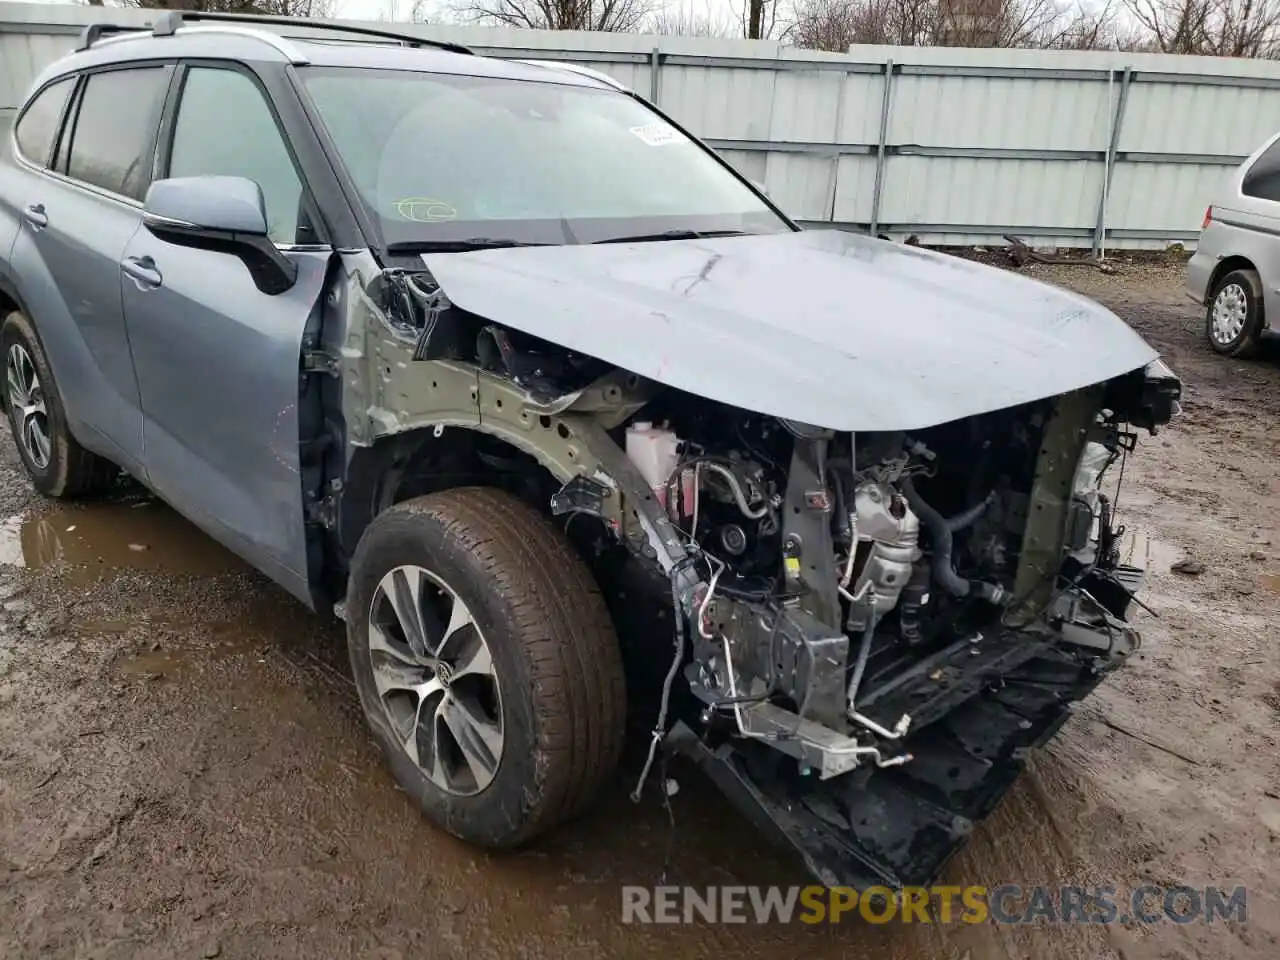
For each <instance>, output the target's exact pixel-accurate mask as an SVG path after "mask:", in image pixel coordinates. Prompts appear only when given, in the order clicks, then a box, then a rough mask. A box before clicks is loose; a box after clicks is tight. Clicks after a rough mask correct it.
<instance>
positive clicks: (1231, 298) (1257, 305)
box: [1204, 270, 1264, 358]
mask: <svg viewBox="0 0 1280 960" xmlns="http://www.w3.org/2000/svg"><path fill="white" fill-rule="evenodd" d="M1263 318H1264V313H1263V302H1262V280H1261V279H1260V278H1259V277H1258V274H1257V273H1256V272H1255V271H1253V270H1232V271H1231V272H1230V273H1228V274H1227V275H1226V276H1225V277H1223V278H1222V279H1221V280H1219V281H1218V284H1217V286H1215V287H1214V288H1213V295H1212V296H1211V297H1210V298H1209V307H1208V309H1207V311H1206V312H1205V320H1204V333H1205V339H1206V340H1208V341H1209V346H1211V347H1212V348H1213V349H1214V350H1216V351H1217V352H1218V353H1220V354H1222V355H1223V356H1226V357H1240V358H1245V357H1251V356H1253V355H1254V354H1256V353H1257V352H1258V341H1259V339H1260V338H1261V336H1262V328H1263Z"/></svg>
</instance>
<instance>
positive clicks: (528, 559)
mask: <svg viewBox="0 0 1280 960" xmlns="http://www.w3.org/2000/svg"><path fill="white" fill-rule="evenodd" d="M347 640H348V648H349V653H350V656H351V668H352V672H353V674H354V676H355V681H356V688H357V690H358V691H359V694H360V701H361V704H362V706H363V707H364V712H365V717H366V719H367V720H368V722H369V726H370V728H371V729H372V731H373V735H374V737H375V739H376V740H377V741H378V743H379V745H380V746H381V747H382V749H383V751H384V752H385V754H386V755H387V758H388V760H389V762H390V765H391V770H392V773H393V775H394V776H395V778H396V780H397V781H398V782H399V784H400V786H401V787H403V788H404V790H405V791H406V792H407V793H408V794H409V795H410V796H411V797H413V798H414V800H416V801H417V803H418V804H419V805H420V806H421V807H422V809H423V810H424V811H425V813H426V814H427V816H428V817H429V818H430V819H431V820H433V821H434V822H435V823H436V824H437V825H439V826H441V827H443V828H444V829H445V830H447V831H449V832H450V833H452V834H454V835H455V836H458V837H461V838H462V839H464V840H467V841H470V842H472V843H477V844H481V845H483V846H488V847H510V846H515V845H518V844H520V843H523V842H525V841H528V840H531V839H533V838H534V837H535V836H537V835H539V834H541V833H543V832H545V831H546V830H548V829H550V828H551V827H552V826H554V825H556V824H557V823H560V822H562V821H563V820H565V819H567V818H568V817H570V816H572V815H573V814H574V813H576V812H577V811H578V810H580V809H581V808H582V807H583V806H584V805H585V804H586V803H587V802H588V801H589V800H591V799H592V797H593V796H594V795H595V794H596V792H597V791H598V789H599V787H600V786H601V784H602V782H603V781H604V780H605V779H606V778H607V777H608V776H609V775H610V774H611V773H612V772H613V770H614V768H615V767H616V765H617V761H618V757H619V754H620V753H621V749H622V737H623V731H624V721H625V713H626V694H625V686H624V682H623V672H622V658H621V652H620V650H619V647H618V641H617V637H616V635H615V633H614V629H613V624H612V622H611V621H610V619H609V614H608V611H607V609H606V607H605V604H604V600H603V598H602V597H601V595H600V592H599V589H598V587H597V586H596V584H595V581H594V580H593V578H592V577H591V573H590V571H589V570H588V569H587V568H586V565H585V564H584V563H583V561H582V560H581V558H579V557H578V556H577V555H576V554H574V552H573V551H572V549H571V548H570V546H569V544H568V542H567V541H566V540H565V538H564V537H563V535H562V534H561V533H560V531H559V530H557V529H556V528H555V527H554V526H553V525H552V524H551V523H550V522H549V521H547V520H546V519H544V518H543V517H542V516H541V515H539V514H538V513H537V512H535V511H534V510H532V509H531V508H530V507H528V506H526V505H525V504H524V503H522V502H521V501H520V500H518V499H516V498H515V497H513V496H511V495H510V494H507V493H505V492H503V491H500V490H494V489H489V488H479V487H476V488H465V489H456V490H448V491H444V492H441V493H436V494H431V495H429V496H425V497H419V498H417V499H414V500H409V501H406V502H404V503H401V504H397V505H396V506H394V507H392V508H391V509H389V510H387V511H385V512H384V513H382V514H380V515H379V516H378V517H376V518H375V519H374V521H373V522H372V523H371V524H370V525H369V528H368V529H367V530H366V531H365V533H364V536H363V537H361V539H360V543H359V546H358V547H357V548H356V551H355V556H354V557H353V559H352V566H351V579H350V587H349V591H348V603H347Z"/></svg>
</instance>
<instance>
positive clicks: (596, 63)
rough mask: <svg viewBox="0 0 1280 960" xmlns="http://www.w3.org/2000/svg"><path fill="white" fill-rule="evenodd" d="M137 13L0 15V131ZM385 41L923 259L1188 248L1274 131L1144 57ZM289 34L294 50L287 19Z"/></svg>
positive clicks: (1242, 106)
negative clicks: (979, 248)
mask: <svg viewBox="0 0 1280 960" xmlns="http://www.w3.org/2000/svg"><path fill="white" fill-rule="evenodd" d="M104 19H106V20H110V21H112V22H118V23H129V24H137V25H142V24H145V23H147V22H149V20H148V17H147V15H146V14H145V13H144V12H143V11H137V10H117V9H110V8H108V9H104V8H93V7H73V6H57V5H38V4H22V3H5V2H0V116H2V115H3V114H4V113H5V112H6V110H7V111H8V112H10V113H11V112H12V109H13V108H14V107H16V106H17V105H18V103H19V102H20V101H21V99H22V96H23V94H24V92H25V90H26V88H27V87H28V85H29V84H30V82H31V81H32V79H33V78H34V76H35V74H36V73H37V72H38V71H39V69H40V68H42V67H43V66H45V65H46V64H48V63H49V62H51V61H52V60H54V59H55V58H56V57H58V56H60V55H61V54H63V53H65V52H66V51H68V50H69V49H70V48H71V45H72V39H73V37H74V35H75V34H76V33H78V32H79V30H81V29H82V28H83V27H84V25H85V24H87V23H90V22H94V21H95V20H104ZM399 29H404V30H406V31H408V32H413V33H416V34H419V35H422V36H425V37H433V38H438V39H451V40H458V41H461V42H464V43H467V44H468V45H470V46H472V47H474V48H476V49H477V50H479V51H481V52H486V53H490V54H492V55H495V56H502V57H538V58H542V59H559V60H566V61H572V62H574V63H580V64H584V65H586V66H590V67H594V68H596V69H598V70H602V71H605V72H607V73H609V74H611V75H612V76H614V77H616V78H618V79H619V80H621V81H622V82H624V83H626V84H628V85H629V86H631V87H632V88H633V89H635V90H637V91H638V92H640V93H642V94H643V95H645V96H647V97H648V98H649V99H650V100H652V101H654V102H655V103H657V104H659V105H660V106H661V107H662V109H663V110H665V111H667V112H668V113H670V114H671V115H672V116H674V117H675V118H676V119H677V120H679V121H680V122H681V123H683V124H684V125H685V126H687V127H688V128H689V129H691V130H692V131H693V132H694V133H696V134H698V135H699V136H701V137H703V138H704V139H705V140H706V141H707V142H708V143H710V144H711V145H712V146H713V147H715V148H716V149H717V150H719V151H721V153H722V154H723V155H724V156H725V157H726V158H727V159H729V160H730V162H732V163H733V164H735V165H736V166H737V167H738V168H739V169H740V170H741V171H742V172H743V173H744V174H745V175H747V176H749V177H751V178H752V179H754V180H756V181H758V182H760V183H762V184H764V185H765V187H766V188H767V189H768V191H769V193H770V195H771V196H772V197H773V198H774V199H775V200H776V201H777V202H778V203H779V204H780V205H781V206H782V207H783V208H784V209H786V210H787V211H788V212H789V213H790V214H791V215H792V216H794V217H796V218H797V219H799V220H802V221H804V222H807V223H824V224H834V225H836V226H839V227H841V228H845V229H858V230H871V231H874V232H880V233H888V234H890V235H893V236H897V237H902V236H906V235H909V234H917V235H918V236H919V237H920V239H921V240H923V241H924V242H932V243H949V244H970V243H978V244H980V243H986V242H993V243H999V242H1000V240H999V237H1000V235H1002V234H1006V233H1011V234H1015V235H1018V236H1020V237H1023V238H1024V239H1026V240H1028V241H1029V242H1033V243H1037V244H1053V243H1056V244H1060V245H1070V246H1090V245H1093V246H1094V247H1095V248H1096V247H1098V246H1105V247H1130V248H1132V247H1162V246H1165V245H1167V244H1169V243H1172V242H1182V243H1190V242H1193V241H1194V239H1195V236H1196V231H1197V228H1198V226H1199V223H1200V219H1201V217H1202V215H1203V212H1204V208H1205V205H1206V204H1207V203H1208V202H1209V200H1210V198H1211V196H1212V194H1213V193H1214V191H1215V190H1216V189H1217V187H1218V185H1219V184H1220V183H1221V182H1222V180H1223V179H1224V175H1225V174H1226V173H1227V171H1229V170H1230V169H1231V168H1232V167H1233V166H1235V165H1236V164H1238V163H1239V162H1240V161H1241V160H1242V159H1244V157H1245V156H1246V155H1248V154H1249V153H1250V152H1252V150H1253V149H1254V147H1255V146H1257V144H1258V143H1259V142H1261V140H1262V139H1264V138H1265V137H1266V136H1267V135H1268V134H1270V133H1271V132H1273V131H1274V130H1275V129H1278V128H1280V64H1275V63H1268V62H1263V61H1246V60H1220V59H1212V58H1206V57H1167V56H1158V55H1152V54H1122V53H1108V52H1079V53H1077V52H1066V51H1030V50H956V49H925V48H913V47H879V46H861V47H854V48H852V49H851V50H850V51H849V53H848V54H843V55H837V54H822V53H815V52H813V51H797V50H794V49H792V48H788V47H784V46H782V45H780V44H776V43H772V42H767V41H745V40H707V39H695V38H675V37H641V36H630V35H619V34H592V33H554V32H545V31H521V30H505V29H486V28H478V27H453V26H448V27H444V26H430V27H423V26H409V25H405V26H402V27H400V28H399ZM285 32H287V33H290V34H297V35H300V36H301V35H305V33H306V32H307V31H306V27H305V22H304V21H303V22H300V24H299V27H298V28H297V29H296V30H295V29H293V28H290V29H289V30H287V31H285Z"/></svg>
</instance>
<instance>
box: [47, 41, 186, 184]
mask: <svg viewBox="0 0 1280 960" xmlns="http://www.w3.org/2000/svg"><path fill="white" fill-rule="evenodd" d="M168 77H169V72H168V70H166V69H165V68H164V67H140V68H133V69H129V70H110V71H107V72H105V73H95V74H92V75H90V76H89V78H88V83H87V85H86V87H85V90H84V94H83V95H82V96H81V97H80V109H79V111H78V112H77V115H76V126H75V131H74V132H73V133H72V139H71V156H70V159H69V160H68V162H67V175H68V176H70V177H72V178H74V179H76V180H81V181H83V182H85V183H89V184H93V185H94V186H95V187H101V188H102V189H104V190H110V191H111V192H112V193H117V194H119V195H120V196H122V197H131V198H133V199H134V200H141V199H142V195H143V194H144V193H145V192H146V189H147V186H148V185H149V184H150V182H151V149H150V148H151V143H152V135H153V134H154V133H155V128H156V125H157V124H158V123H159V122H160V105H161V102H162V101H163V99H164V93H165V87H166V85H167V83H168Z"/></svg>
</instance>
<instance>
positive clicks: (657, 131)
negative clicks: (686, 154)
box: [631, 123, 684, 147]
mask: <svg viewBox="0 0 1280 960" xmlns="http://www.w3.org/2000/svg"><path fill="white" fill-rule="evenodd" d="M631 132H632V133H633V134H635V135H636V136H637V137H639V138H640V139H641V140H643V141H644V142H645V143H647V144H648V145H649V146H651V147H665V146H666V145H667V144H670V143H680V142H681V141H682V140H684V137H683V136H681V134H680V131H679V130H677V129H676V128H675V127H673V126H672V125H671V124H669V123H646V124H645V125H644V126H643V127H632V128H631Z"/></svg>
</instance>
